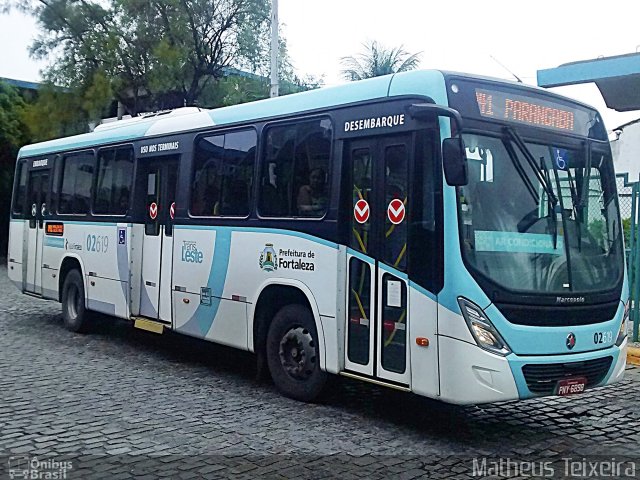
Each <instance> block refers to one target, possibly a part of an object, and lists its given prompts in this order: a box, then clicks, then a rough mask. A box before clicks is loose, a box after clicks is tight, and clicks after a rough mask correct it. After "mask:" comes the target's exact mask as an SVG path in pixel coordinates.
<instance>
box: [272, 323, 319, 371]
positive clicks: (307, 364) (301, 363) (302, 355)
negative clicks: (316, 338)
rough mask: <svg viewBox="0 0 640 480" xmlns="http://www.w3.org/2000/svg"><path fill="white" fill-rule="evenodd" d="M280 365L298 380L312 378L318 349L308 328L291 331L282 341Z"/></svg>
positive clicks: (297, 328)
mask: <svg viewBox="0 0 640 480" xmlns="http://www.w3.org/2000/svg"><path fill="white" fill-rule="evenodd" d="M279 354H280V363H281V364H282V367H283V368H284V370H285V371H286V372H287V373H288V374H289V375H290V376H291V377H293V378H295V379H297V380H306V379H307V378H309V377H310V376H311V374H312V373H313V370H314V368H315V364H316V348H315V345H314V343H313V337H312V336H311V332H309V330H307V329H306V328H302V327H296V328H292V329H290V330H289V331H288V332H287V333H285V334H284V336H283V337H282V340H280V350H279Z"/></svg>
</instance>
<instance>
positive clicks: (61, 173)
mask: <svg viewBox="0 0 640 480" xmlns="http://www.w3.org/2000/svg"><path fill="white" fill-rule="evenodd" d="M84 154H91V155H92V156H93V168H94V171H93V178H92V179H91V187H90V189H91V191H90V192H89V205H88V208H87V212H86V213H61V212H60V198H61V196H62V185H63V183H64V168H65V166H66V163H67V159H68V158H69V157H74V156H80V155H84ZM59 159H60V162H59V163H60V167H59V169H60V171H59V177H60V178H59V179H58V185H57V191H56V193H55V195H56V211H55V214H56V215H61V216H65V217H88V216H90V215H92V213H91V212H92V205H91V202H92V198H93V190H94V184H95V178H96V171H95V169H96V166H97V162H98V159H97V156H96V149H95V148H90V149H86V150H76V151H68V152H64V153H61V154H60V156H59ZM74 195H75V183H74Z"/></svg>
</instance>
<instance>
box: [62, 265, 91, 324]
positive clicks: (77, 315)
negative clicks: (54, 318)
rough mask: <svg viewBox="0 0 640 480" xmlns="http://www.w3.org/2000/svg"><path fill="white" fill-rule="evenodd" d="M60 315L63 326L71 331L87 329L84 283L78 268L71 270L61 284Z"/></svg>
mask: <svg viewBox="0 0 640 480" xmlns="http://www.w3.org/2000/svg"><path fill="white" fill-rule="evenodd" d="M62 317H63V319H64V326H65V327H66V328H67V330H70V331H72V332H85V331H86V330H87V311H86V309H85V305H84V283H83V281H82V275H81V274H80V272H79V271H78V270H75V269H74V270H71V271H70V272H69V273H68V274H67V276H66V278H65V279H64V284H63V286H62Z"/></svg>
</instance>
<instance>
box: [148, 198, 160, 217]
mask: <svg viewBox="0 0 640 480" xmlns="http://www.w3.org/2000/svg"><path fill="white" fill-rule="evenodd" d="M149 216H150V217H151V220H155V219H156V218H157V216H158V205H157V204H156V202H151V205H149Z"/></svg>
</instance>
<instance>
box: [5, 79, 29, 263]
mask: <svg viewBox="0 0 640 480" xmlns="http://www.w3.org/2000/svg"><path fill="white" fill-rule="evenodd" d="M24 108H25V103H24V101H23V99H22V97H20V95H19V94H18V92H17V91H16V89H14V88H13V87H11V86H10V85H7V84H5V83H4V82H0V145H2V148H0V232H2V233H1V234H0V255H4V253H5V252H6V247H7V232H8V228H9V224H8V222H9V205H10V204H11V187H12V185H13V172H14V169H15V160H16V156H17V155H18V150H19V149H20V147H22V145H24V144H25V143H27V142H28V141H29V136H28V132H27V128H26V126H25V124H24V121H23V112H24Z"/></svg>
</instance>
